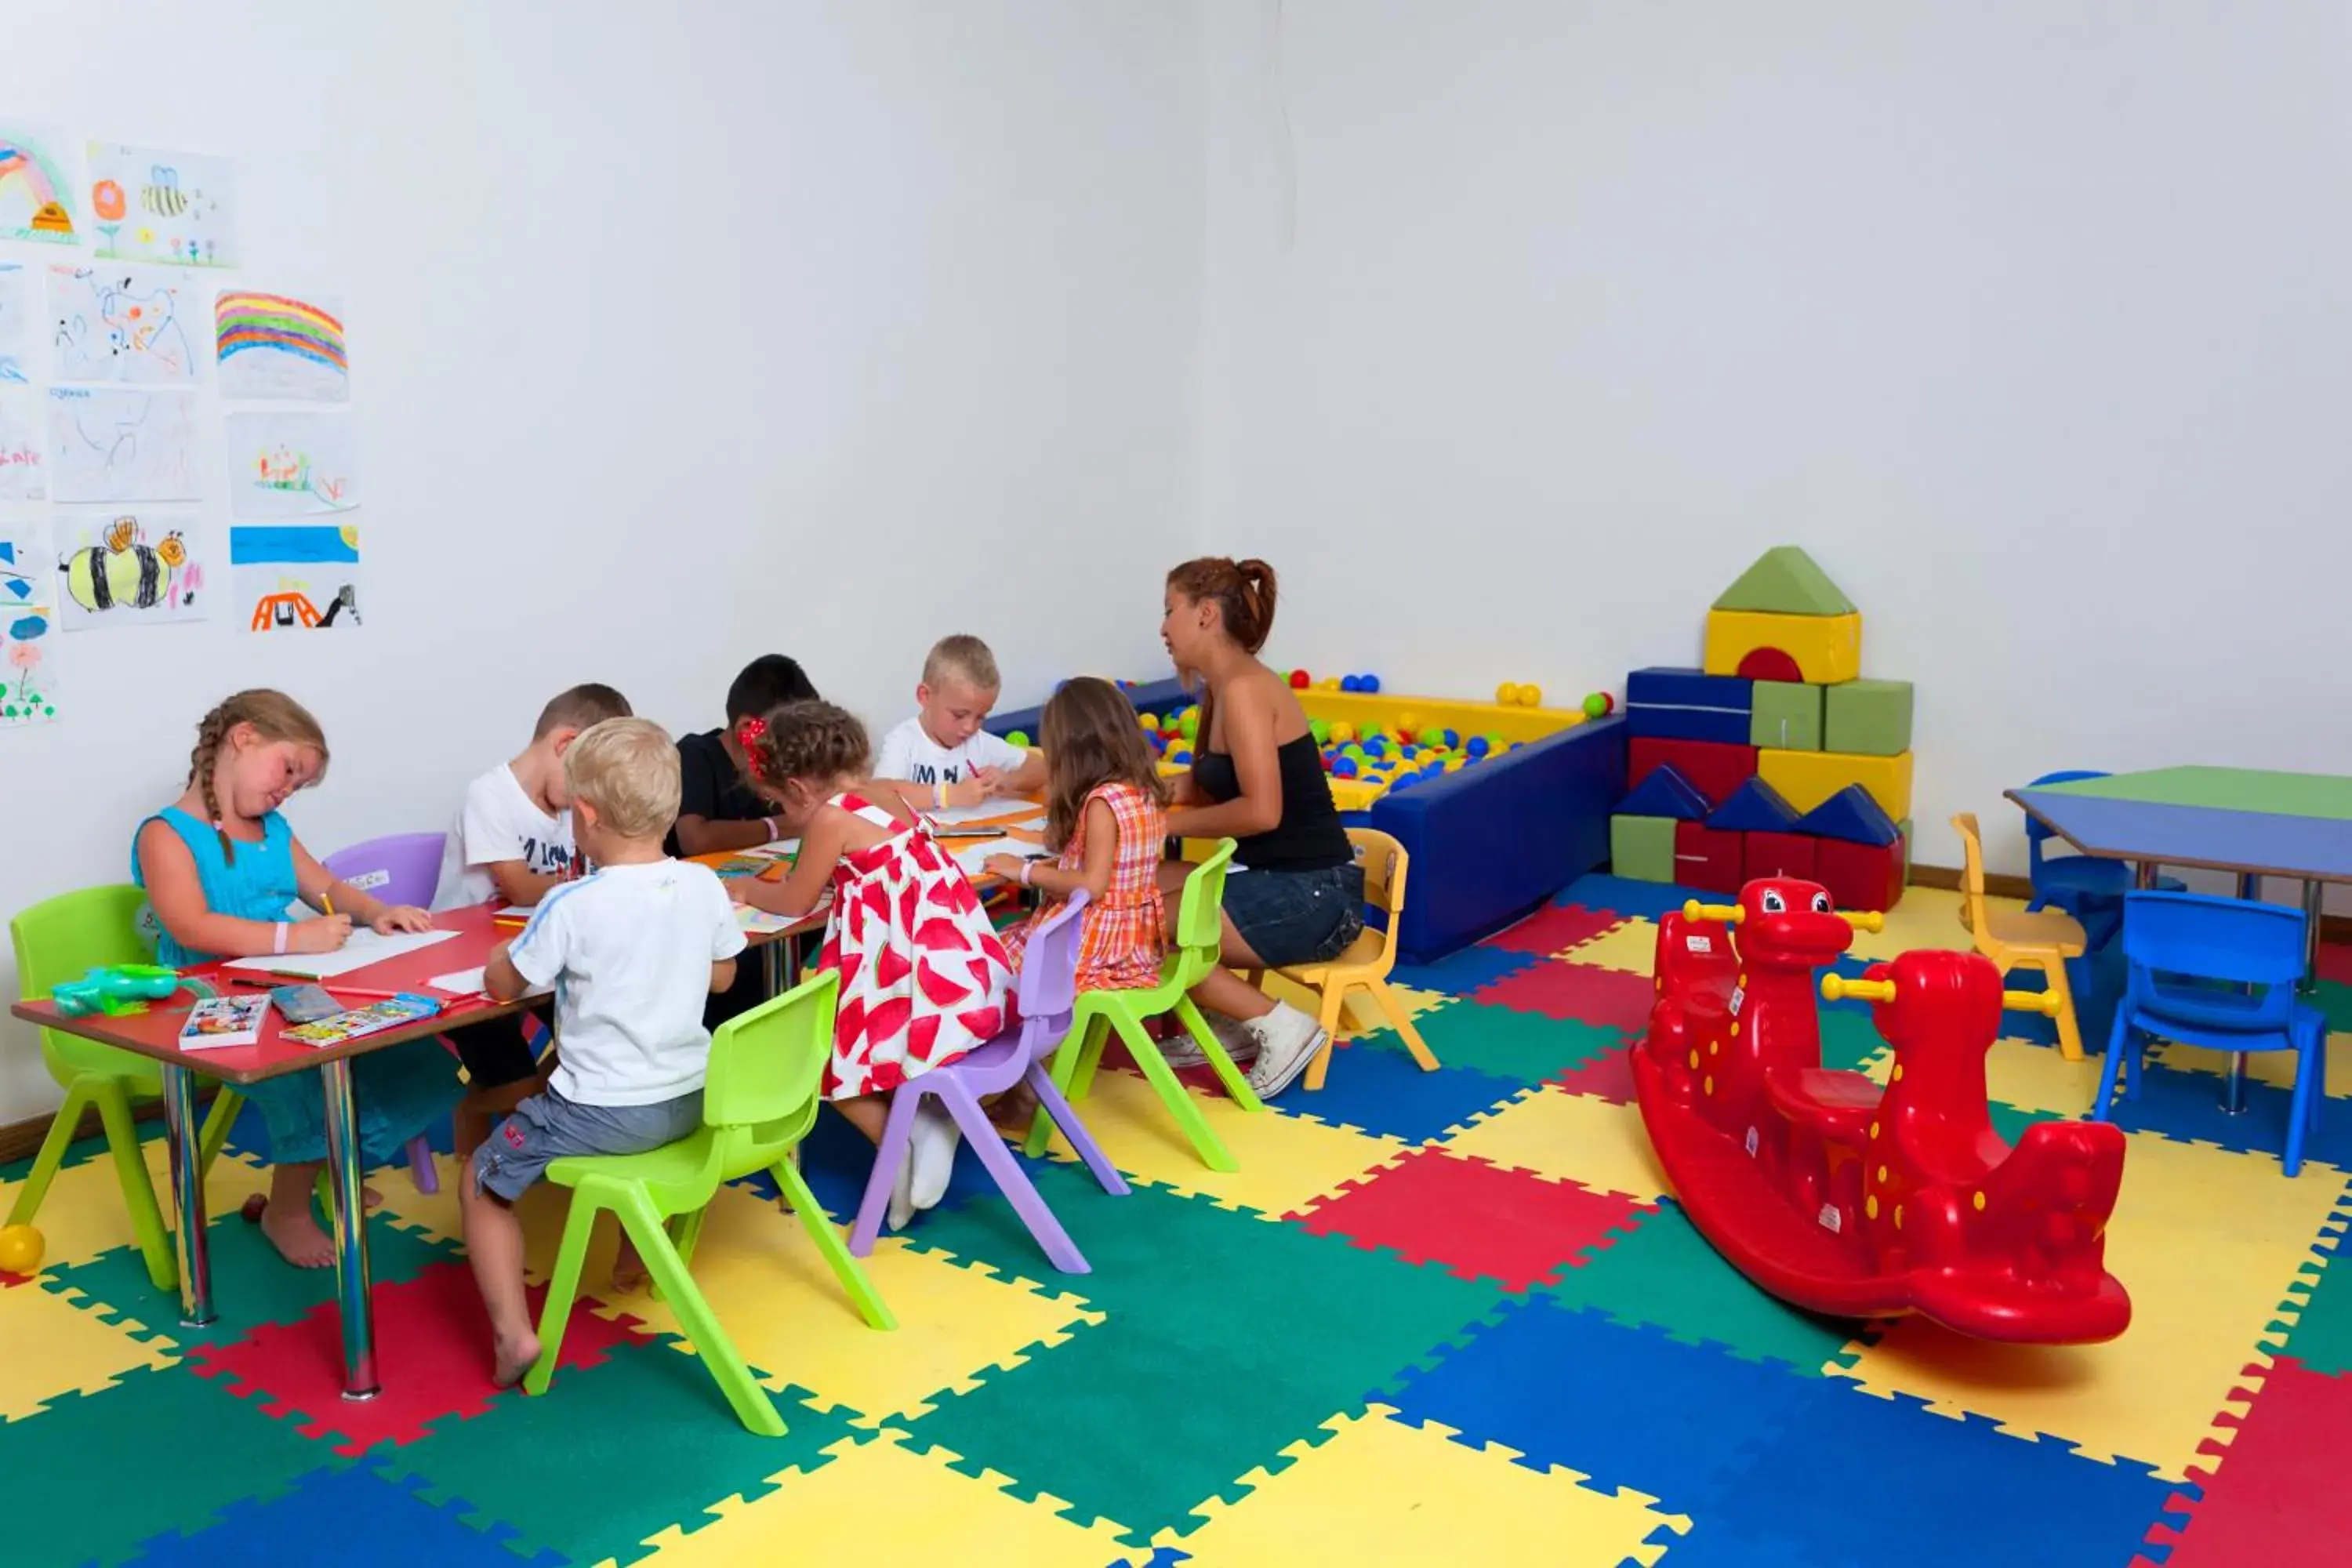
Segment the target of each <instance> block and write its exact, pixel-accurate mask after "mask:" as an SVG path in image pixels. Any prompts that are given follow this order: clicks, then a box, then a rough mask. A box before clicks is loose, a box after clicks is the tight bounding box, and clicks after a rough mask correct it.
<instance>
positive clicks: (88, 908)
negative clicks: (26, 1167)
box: [6, 882, 245, 1290]
mask: <svg viewBox="0 0 2352 1568" xmlns="http://www.w3.org/2000/svg"><path fill="white" fill-rule="evenodd" d="M146 901H147V895H146V894H145V893H144V892H142V891H141V890H140V889H137V888H135V887H133V886H131V884H130V883H127V882H124V883H118V884H116V885H114V886H111V887H103V888H84V889H81V890H80V891H79V892H74V893H60V894H58V896H57V897H56V898H54V899H48V900H43V901H42V902H40V903H37V904H35V905H34V906H32V908H30V909H28V910H22V911H20V912H19V913H18V914H17V915H16V918H15V919H13V920H11V921H9V922H8V939H9V942H10V944H11V945H12V946H14V947H15V949H16V984H17V988H18V990H19V991H20V992H21V993H22V994H24V995H25V996H26V997H28V998H33V999H38V998H41V997H45V996H47V995H48V994H49V993H50V992H52V991H53V990H55V989H56V988H57V987H58V985H60V984H64V983H65V982H67V981H68V980H79V979H80V978H81V977H82V976H83V975H84V974H86V973H89V971H90V970H92V969H97V968H100V967H104V966H110V965H113V964H118V963H153V962H154V961H155V955H154V953H153V952H152V951H150V949H149V948H148V946H147V943H146V942H144V941H142V939H141V937H140V935H139V910H140V909H141V908H142V906H143V905H144V904H145V903H146ZM40 1037H41V1059H42V1061H43V1062H44V1064H46V1065H47V1068H48V1069H49V1076H50V1077H51V1078H53V1079H56V1080H57V1082H58V1088H60V1089H64V1090H65V1091H66V1100H65V1103H64V1104H63V1105H61V1106H59V1107H58V1113H57V1115H56V1116H55V1117H54V1118H52V1119H51V1121H50V1122H49V1133H48V1136H47V1137H46V1138H44V1139H42V1140H41V1150H40V1152H39V1153H37V1154H36V1155H35V1156H34V1157H33V1169H32V1171H31V1172H30V1173H28V1174H27V1175H26V1178H25V1184H24V1186H23V1187H21V1188H19V1189H18V1191H17V1193H16V1203H15V1204H13V1205H10V1207H9V1210H8V1218H7V1221H6V1223H7V1224H9V1225H31V1224H33V1223H34V1222H35V1221H36V1220H37V1218H38V1217H39V1215H40V1212H41V1200H42V1199H44V1198H46V1197H47V1195H48V1192H49V1184H50V1183H51V1182H52V1181H54V1180H56V1179H57V1174H58V1165H59V1164H60V1163H62V1162H63V1161H64V1159H65V1154H66V1150H67V1149H68V1147H69V1146H70V1145H71V1144H72V1142H73V1141H74V1133H75V1131H76V1130H77V1129H78V1128H79V1126H80V1125H81V1113H82V1111H83V1110H85V1109H87V1108H89V1107H91V1106H95V1107H96V1108H97V1109H98V1115H99V1121H100V1123H101V1124H102V1125H103V1126H104V1128H105V1130H106V1148H107V1152H108V1153H109V1154H110V1155H112V1156H113V1159H114V1176H115V1180H116V1181H117V1182H119V1183H120V1184H121V1187H122V1204H123V1206H124V1207H125V1208H126V1209H128V1210H130V1213H131V1234H132V1236H134V1237H136V1238H137V1239H138V1243H139V1250H140V1252H141V1254H142V1256H143V1257H144V1258H145V1259H146V1262H147V1278H148V1279H152V1280H153V1281H154V1283H155V1288H156V1289H159V1290H176V1289H179V1285H180V1266H179V1262H178V1260H177V1259H176V1258H174V1257H173V1252H172V1239H171V1237H170V1235H169V1234H168V1233H167V1232H166V1231H165V1229H164V1226H163V1213H162V1211H161V1210H160V1209H158V1208H157V1206H156V1204H155V1184H154V1182H153V1181H152V1180H151V1179H150V1178H149V1176H148V1174H147V1162H146V1159H145V1158H144V1157H143V1156H142V1154H141V1152H140V1150H139V1130H138V1127H137V1126H136V1125H135V1124H134V1123H133V1121H132V1120H131V1107H132V1105H133V1104H134V1103H136V1102H138V1101H141V1100H159V1099H161V1098H162V1097H163V1072H162V1069H161V1068H158V1067H157V1066H156V1065H155V1064H154V1063H153V1062H152V1061H149V1060H148V1059H147V1058H145V1057H141V1056H133V1055H132V1054H131V1052H129V1051H124V1050H118V1049H116V1048H115V1047H112V1046H102V1045H100V1044H99V1043H98V1042H97V1041H96V1040H86V1039H83V1038H82V1037H80V1036H79V1035H69V1034H67V1033H65V1032H64V1031H63V1030H59V1029H43V1030H42V1031H40ZM244 1104H245V1097H244V1096H243V1095H240V1094H237V1093H236V1092H235V1091H234V1090H231V1089H222V1090H221V1091H220V1093H219V1094H218V1095H217V1096H216V1097H215V1099H214V1100H213V1108H212V1112H211V1114H210V1115H209V1116H207V1117H206V1118H205V1126H204V1136H203V1140H202V1142H201V1143H200V1144H199V1146H198V1166H199V1169H200V1170H210V1169H211V1168H212V1163H213V1160H214V1157H215V1156H216V1155H217V1154H219V1152H220V1150H221V1145H222V1144H223V1143H225V1142H227V1140H228V1130H229V1124H230V1123H231V1122H233V1121H236V1113H237V1111H238V1110H239V1109H240V1108H241V1107H242V1106H243V1105H244Z"/></svg>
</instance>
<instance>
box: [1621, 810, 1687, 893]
mask: <svg viewBox="0 0 2352 1568" xmlns="http://www.w3.org/2000/svg"><path fill="white" fill-rule="evenodd" d="M1676 826H1679V825H1678V824H1677V823H1676V822H1675V820H1674V819H1673V818H1672V817H1668V816H1623V815H1620V816H1612V817H1611V818H1610V819H1609V862H1610V869H1612V870H1613V871H1614V872H1616V873H1617V875H1619V876H1620V877H1625V878H1630V879H1632V880H1633V881H1636V882H1671V881H1673V880H1674V879H1675V827H1676Z"/></svg>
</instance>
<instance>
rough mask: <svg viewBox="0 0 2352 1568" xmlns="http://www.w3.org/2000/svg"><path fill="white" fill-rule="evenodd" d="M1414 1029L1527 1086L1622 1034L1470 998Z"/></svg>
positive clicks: (1382, 1039)
mask: <svg viewBox="0 0 2352 1568" xmlns="http://www.w3.org/2000/svg"><path fill="white" fill-rule="evenodd" d="M1413 1027H1415V1028H1416V1029H1418V1030H1420V1031H1421V1037H1422V1038H1423V1040H1424V1041H1426V1042H1427V1043H1428V1046H1429V1048H1430V1050H1431V1051H1432V1052H1433V1053H1434V1054H1435V1056H1436V1058H1437V1059H1438V1060H1439V1061H1441V1062H1444V1064H1445V1065H1446V1066H1447V1067H1450V1068H1470V1069H1471V1070H1473V1071H1474V1072H1482V1073H1485V1074H1486V1076H1487V1077H1489V1078H1500V1079H1509V1080H1511V1081H1512V1082H1514V1083H1521V1084H1526V1085H1528V1086H1530V1087H1532V1086H1534V1085H1536V1084H1539V1083H1543V1082H1545V1081H1547V1080H1549V1079H1553V1078H1556V1077H1558V1076H1559V1074H1561V1073H1563V1072H1566V1071H1568V1070H1569V1069H1570V1068H1579V1067H1582V1066H1583V1065H1584V1064H1585V1063H1587V1062H1589V1061H1591V1060H1592V1059H1593V1058H1596V1057H1599V1056H1601V1055H1603V1054H1605V1053H1607V1052H1609V1051H1612V1050H1615V1049H1616V1048H1617V1047H1620V1046H1622V1045H1623V1044H1624V1043H1625V1041H1626V1035H1625V1032H1624V1031H1623V1030H1622V1029H1612V1028H1610V1027H1608V1026H1604V1025H1600V1024H1585V1023H1580V1022H1578V1021H1577V1020H1575V1019H1573V1018H1547V1017H1545V1016H1542V1015H1541V1014H1539V1013H1519V1012H1514V1011H1513V1010H1512V1009H1510V1008H1508V1007H1489V1006H1486V1005H1482V1004H1480V1003H1476V1002H1469V1001H1462V1002H1455V1003H1454V1004H1452V1005H1448V1006H1444V1007H1435V1008H1432V1009H1431V1010H1430V1011H1428V1012H1426V1013H1423V1015H1422V1016H1420V1017H1418V1018H1416V1019H1414V1020H1413ZM1355 1043H1356V1044H1360V1045H1370V1046H1375V1047H1380V1048H1381V1049H1383V1050H1392V1051H1402V1050H1403V1049H1404V1042H1403V1041H1402V1040H1401V1039H1399V1038H1398V1037H1397V1034H1396V1031H1395V1030H1393V1029H1375V1030H1373V1031H1372V1032H1371V1033H1370V1034H1368V1035H1365V1036H1364V1037H1362V1038H1361V1039H1360V1041H1357V1042H1355ZM1310 1109H1311V1108H1310ZM1326 1414H1328V1412H1327V1413H1326Z"/></svg>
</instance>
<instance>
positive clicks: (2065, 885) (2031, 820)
mask: <svg viewBox="0 0 2352 1568" xmlns="http://www.w3.org/2000/svg"><path fill="white" fill-rule="evenodd" d="M2107 776H2108V775H2107V774H2105V773H2101V772H2099V771H2098V770H2097V769H2095V768H2068V769H2063V770H2061V771H2060V772H2058V773H2043V774H2042V776H2041V777H2040V778H2038V779H2035V780H2034V781H2033V782H2032V784H2028V785H2026V786H2025V787H2026V788H2028V789H2040V788H2041V787H2042V785H2044V784H2074V783H2076V782H2078V781H2080V780H2083V779H2103V778H2105V777H2107ZM2054 837H2057V835H2055V834H2053V833H2052V832H2051V831H2050V829H2049V828H2047V827H2045V826H2042V820H2041V819H2040V818H2039V817H2037V816H2034V815H2033V814H2032V813H2031V812H2028V813H2027V814H2026V816H2025V857H2026V863H2027V868H2028V870H2029V872H2030V873H2031V876H2032V882H2033V899H2032V902H2030V903H2028V904H2027V905H2026V906H2025V908H2026V910H2027V911H2028V912H2029V913H2031V912H2032V911H2033V910H2063V911H2065V912H2066V913H2067V914H2070V915H2073V916H2074V918H2075V920H2077V921H2080V922H2081V923H2082V926H2083V929H2084V931H2085V932H2086V933H2087V934H2088V935H2089V937H2090V939H2091V945H2092V946H2093V947H2105V945H2106V944H2107V942H2109V941H2110V940H2112V939H2113V938H2114V936H2115V934H2116V924H2117V922H2118V921H2119V920H2120V919H2121V915H2120V913H2119V908H2118V906H2119V905H2120V903H2121V900H2122V899H2123V896H2124V895H2125V894H2126V893H2128V892H2130V891H2131V890H2132V868H2131V867H2129V866H2128V865H2126V864H2125V863H2124V862H2123V861H2121V860H2104V859H2101V858H2099V857H2097V856H2095V855H2050V854H2047V853H2045V846H2047V845H2048V843H2049V841H2050V840H2051V839H2053V838H2054ZM2156 885H2157V888H2158V889H2159V890H2160V891H2163V892H2168V893H2179V892H2184V891H2186V890H2187V888H2188V884H2186V883H2184V882H2180V881H2177V880H2175V879H2172V878H2170V877H2158V879H2156Z"/></svg>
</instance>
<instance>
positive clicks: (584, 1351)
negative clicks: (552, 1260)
mask: <svg viewBox="0 0 2352 1568" xmlns="http://www.w3.org/2000/svg"><path fill="white" fill-rule="evenodd" d="M374 1296H375V1350H376V1367H377V1375H378V1376H379V1377H380V1378H381V1379H382V1381H383V1392H382V1393H381V1394H377V1395H376V1396H375V1397H374V1398H373V1399H366V1400H347V1399H345V1398H344V1397H343V1396H342V1390H343V1348H342V1344H343V1342H342V1321H341V1317H340V1316H339V1315H338V1314H337V1312H336V1310H335V1305H334V1303H333V1302H331V1301H329V1302H325V1303H323V1304H321V1305H320V1307H318V1308H317V1309H316V1310H313V1311H311V1312H310V1313H308V1314H307V1315H305V1316H303V1317H301V1318H298V1319H296V1320H295V1321H292V1322H290V1323H269V1324H266V1325H264V1326H263V1327H261V1328H258V1329H256V1330H255V1331H253V1332H252V1333H250V1334H247V1336H246V1337H245V1338H244V1339H241V1340H236V1341H233V1342H229V1343H226V1344H217V1345H200V1346H198V1347H197V1348H195V1349H194V1350H193V1351H191V1352H188V1361H189V1363H190V1366H191V1367H192V1368H193V1370H194V1371H195V1372H196V1373H198V1374H199V1375H200V1376H205V1377H218V1378H220V1379H221V1380H222V1381H223V1383H225V1384H234V1385H235V1386H234V1387H233V1390H232V1391H233V1392H235V1393H236V1394H239V1395H240V1396H242V1397H244V1398H247V1399H251V1400H254V1401H255V1402H256V1403H257V1404H259V1405H262V1406H264V1407H265V1408H268V1411H269V1414H270V1415H273V1416H275V1417H277V1418H278V1419H280V1420H287V1419H292V1418H294V1417H295V1416H296V1415H298V1414H299V1416H300V1417H302V1418H303V1419H302V1421H301V1422H300V1423H299V1426H300V1430H301V1431H302V1433H303V1435H304V1436H310V1437H327V1436H334V1437H337V1438H339V1439H341V1440H340V1441H338V1442H337V1443H336V1444H335V1451H336V1452H337V1453H340V1454H352V1455H356V1454H359V1453H362V1452H363V1451H364V1450H365V1449H367V1448H368V1447H370V1446H372V1445H373V1444H376V1443H382V1442H391V1443H414V1442H415V1441H417V1440H418V1439H419V1438H421V1437H424V1436H426V1435H427V1431H428V1429H429V1428H430V1426H432V1425H433V1424H434V1423H435V1422H436V1421H439V1420H441V1419H442V1418H443V1417H445V1416H451V1415H480V1414H482V1413H483V1412H484V1411H486V1410H488V1408H489V1405H490V1400H491V1398H492V1396H493V1395H495V1394H497V1393H498V1390H497V1389H496V1388H495V1387H493V1386H492V1385H491V1383H490V1371H491V1366H490V1320H489V1316H488V1313H487V1312H485V1311H484V1310H483V1309H482V1300H481V1297H480V1296H479V1295H478V1293H477V1292H476V1290H475V1289H474V1275H473V1270H472V1269H471V1268H468V1267H467V1265H465V1264H463V1263H442V1264H436V1265H435V1266H434V1267H432V1268H427V1269H425V1271H424V1272H423V1273H421V1274H419V1275H418V1276H417V1277H416V1278H415V1279H407V1280H403V1281H402V1282H400V1283H398V1284H395V1285H379V1286H377V1287H376V1288H375V1291H374ZM545 1297H546V1291H545V1289H543V1288H540V1287H533V1288H532V1289H531V1291H530V1310H531V1315H532V1317H533V1319H534V1320H536V1318H537V1316H538V1314H539V1310H540V1306H541V1302H542V1301H543V1300H545ZM591 1306H593V1302H591V1301H587V1300H582V1301H581V1302H579V1303H578V1304H576V1305H575V1306H574V1307H573V1308H572V1321H571V1324H570V1326H569V1327H567V1328H566V1329H565V1331H564V1335H563V1354H562V1359H561V1360H560V1361H558V1362H557V1363H556V1364H557V1366H558V1367H559V1368H561V1367H582V1366H594V1365H596V1364H597V1363H601V1362H602V1361H604V1358H605V1357H606V1356H607V1355H608V1354H610V1353H611V1352H612V1350H613V1349H614V1346H616V1345H623V1344H627V1343H629V1342H631V1341H632V1340H633V1339H634V1337H635V1336H633V1335H632V1334H631V1333H630V1332H629V1331H628V1329H627V1328H626V1326H625V1325H624V1324H621V1323H616V1322H612V1321H607V1320H605V1319H604V1318H600V1317H597V1316H596V1315H595V1314H594V1313H593V1312H592V1311H590V1310H588V1308H589V1307H591Z"/></svg>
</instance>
